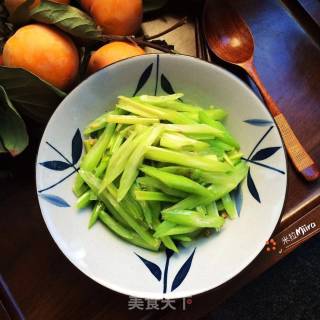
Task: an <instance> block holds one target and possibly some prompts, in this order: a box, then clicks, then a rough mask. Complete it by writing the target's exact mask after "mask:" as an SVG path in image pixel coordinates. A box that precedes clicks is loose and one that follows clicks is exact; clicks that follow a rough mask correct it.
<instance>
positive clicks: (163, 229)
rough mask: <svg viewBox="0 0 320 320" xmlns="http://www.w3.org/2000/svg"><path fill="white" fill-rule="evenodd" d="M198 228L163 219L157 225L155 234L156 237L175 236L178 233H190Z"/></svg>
mask: <svg viewBox="0 0 320 320" xmlns="http://www.w3.org/2000/svg"><path fill="white" fill-rule="evenodd" d="M196 230H198V227H189V226H182V225H177V224H175V223H172V222H170V221H163V222H161V224H159V225H158V226H157V227H156V229H155V231H156V232H155V233H154V236H155V237H156V238H161V237H164V236H173V235H178V234H185V233H190V232H194V231H196Z"/></svg>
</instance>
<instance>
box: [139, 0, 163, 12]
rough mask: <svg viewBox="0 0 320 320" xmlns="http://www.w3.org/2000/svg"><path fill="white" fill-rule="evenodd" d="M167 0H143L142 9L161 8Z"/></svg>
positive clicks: (154, 9) (148, 10)
mask: <svg viewBox="0 0 320 320" xmlns="http://www.w3.org/2000/svg"><path fill="white" fill-rule="evenodd" d="M167 2H168V0H143V11H144V12H145V13H146V12H151V11H156V10H159V9H161V8H162V7H164V6H165V5H166V4H167Z"/></svg>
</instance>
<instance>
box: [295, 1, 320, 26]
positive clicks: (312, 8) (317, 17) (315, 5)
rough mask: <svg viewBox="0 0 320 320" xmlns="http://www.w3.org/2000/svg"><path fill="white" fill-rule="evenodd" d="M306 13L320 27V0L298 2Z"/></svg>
mask: <svg viewBox="0 0 320 320" xmlns="http://www.w3.org/2000/svg"><path fill="white" fill-rule="evenodd" d="M297 1H298V2H299V3H300V4H301V6H302V7H303V8H304V9H305V10H306V12H307V13H308V14H309V15H310V16H311V17H312V19H314V21H315V22H316V23H317V24H318V25H319V26H320V2H319V0H297Z"/></svg>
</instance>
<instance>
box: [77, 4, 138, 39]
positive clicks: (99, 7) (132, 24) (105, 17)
mask: <svg viewBox="0 0 320 320" xmlns="http://www.w3.org/2000/svg"><path fill="white" fill-rule="evenodd" d="M83 2H84V3H86V5H88V6H90V5H89V2H90V1H89V0H88V1H83ZM90 14H91V16H92V17H93V19H94V20H95V22H96V23H97V25H99V26H100V27H101V28H102V29H103V31H104V33H105V34H112V35H121V36H124V35H133V34H135V33H136V32H137V31H138V30H139V28H140V26H141V22H142V14H143V3H142V0H93V1H92V3H91V6H90Z"/></svg>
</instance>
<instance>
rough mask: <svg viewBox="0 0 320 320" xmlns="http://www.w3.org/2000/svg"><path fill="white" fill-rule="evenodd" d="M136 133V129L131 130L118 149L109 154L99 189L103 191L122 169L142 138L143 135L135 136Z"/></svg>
mask: <svg viewBox="0 0 320 320" xmlns="http://www.w3.org/2000/svg"><path fill="white" fill-rule="evenodd" d="M136 135H137V131H133V132H132V133H131V134H130V136H129V138H128V139H127V140H126V141H125V142H124V143H123V144H122V145H121V146H120V147H119V149H118V151H117V152H115V153H114V154H113V155H112V156H111V158H110V160H109V164H108V167H107V170H106V173H105V176H104V178H103V181H102V185H101V191H103V190H104V189H105V188H106V187H107V185H108V184H110V183H112V182H113V181H114V180H115V179H116V178H117V177H118V176H119V175H120V174H121V173H122V171H123V170H124V168H125V165H126V162H127V161H128V157H129V156H130V155H131V153H132V152H133V150H134V149H135V148H136V146H137V145H138V144H139V143H140V141H141V139H142V138H143V136H138V137H137V138H136Z"/></svg>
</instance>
